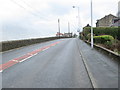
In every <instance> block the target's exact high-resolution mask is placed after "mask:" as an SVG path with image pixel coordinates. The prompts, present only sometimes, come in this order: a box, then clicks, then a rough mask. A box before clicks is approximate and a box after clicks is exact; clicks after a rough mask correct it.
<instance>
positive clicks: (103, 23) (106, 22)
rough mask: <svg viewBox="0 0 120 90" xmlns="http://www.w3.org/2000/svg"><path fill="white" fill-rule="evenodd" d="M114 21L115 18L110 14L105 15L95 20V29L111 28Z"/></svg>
mask: <svg viewBox="0 0 120 90" xmlns="http://www.w3.org/2000/svg"><path fill="white" fill-rule="evenodd" d="M115 19H117V17H116V16H114V15H112V14H109V15H106V16H105V17H103V18H101V19H99V20H97V23H96V27H111V26H112V25H113V20H115Z"/></svg>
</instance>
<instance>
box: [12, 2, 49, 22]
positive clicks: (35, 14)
mask: <svg viewBox="0 0 120 90" xmlns="http://www.w3.org/2000/svg"><path fill="white" fill-rule="evenodd" d="M11 1H12V2H13V3H14V4H16V5H18V6H19V7H21V8H23V9H24V10H26V11H27V12H28V13H30V14H31V15H33V16H37V17H38V18H40V19H45V20H49V19H48V18H47V17H43V16H41V15H40V14H39V15H38V13H33V12H31V11H30V10H28V9H27V8H25V7H24V6H22V5H21V4H19V3H17V2H16V1H14V0H11ZM22 1H23V0H22ZM23 3H25V2H23ZM25 4H26V5H27V6H29V7H30V8H32V7H31V6H30V5H28V4H27V3H25ZM32 9H33V8H32ZM34 10H35V9H34Z"/></svg>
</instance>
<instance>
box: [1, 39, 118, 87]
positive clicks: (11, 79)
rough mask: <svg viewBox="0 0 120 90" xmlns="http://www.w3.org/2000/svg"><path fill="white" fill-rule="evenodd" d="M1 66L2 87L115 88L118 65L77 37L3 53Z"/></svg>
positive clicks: (116, 85)
mask: <svg viewBox="0 0 120 90" xmlns="http://www.w3.org/2000/svg"><path fill="white" fill-rule="evenodd" d="M28 54H29V55H28ZM13 62H14V63H13ZM2 64H3V68H1V73H2V88H118V62H117V61H115V60H113V59H112V58H109V57H108V56H106V55H104V54H102V53H100V52H98V51H96V50H95V49H91V47H90V46H89V45H87V44H86V43H84V42H83V41H81V40H79V39H78V38H71V39H58V40H53V41H49V42H45V43H39V44H34V45H30V46H26V47H22V48H18V49H14V50H10V51H7V52H4V53H2ZM4 67H5V68H4Z"/></svg>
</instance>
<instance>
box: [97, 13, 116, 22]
mask: <svg viewBox="0 0 120 90" xmlns="http://www.w3.org/2000/svg"><path fill="white" fill-rule="evenodd" d="M108 16H113V17H115V18H117V16H114V15H112V14H109V15H105V16H104V17H103V18H101V19H104V18H106V17H108ZM101 19H98V20H97V21H99V20H101Z"/></svg>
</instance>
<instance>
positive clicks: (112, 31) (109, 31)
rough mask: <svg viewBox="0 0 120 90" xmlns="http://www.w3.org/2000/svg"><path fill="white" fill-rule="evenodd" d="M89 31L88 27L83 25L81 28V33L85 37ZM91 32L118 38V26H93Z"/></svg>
mask: <svg viewBox="0 0 120 90" xmlns="http://www.w3.org/2000/svg"><path fill="white" fill-rule="evenodd" d="M90 32H91V29H90V27H85V28H84V29H83V35H84V37H85V39H87V35H88V34H89V33H90ZM93 33H94V35H95V36H98V35H111V36H113V37H114V38H117V39H118V40H120V27H94V28H93Z"/></svg>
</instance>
